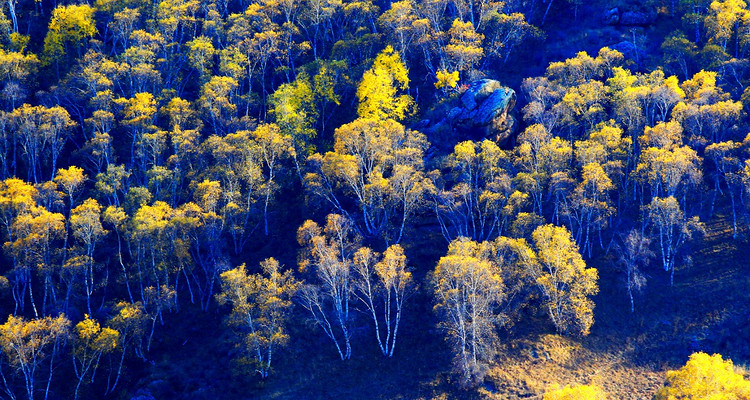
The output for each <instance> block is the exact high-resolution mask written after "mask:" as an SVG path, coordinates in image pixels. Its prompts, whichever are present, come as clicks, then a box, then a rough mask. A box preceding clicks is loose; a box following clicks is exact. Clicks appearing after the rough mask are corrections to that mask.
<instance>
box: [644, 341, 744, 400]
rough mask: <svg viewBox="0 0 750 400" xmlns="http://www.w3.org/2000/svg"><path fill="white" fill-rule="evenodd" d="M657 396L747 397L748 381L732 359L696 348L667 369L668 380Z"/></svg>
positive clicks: (678, 399) (672, 399) (664, 399)
mask: <svg viewBox="0 0 750 400" xmlns="http://www.w3.org/2000/svg"><path fill="white" fill-rule="evenodd" d="M655 398H656V399H657V400H744V399H748V398H750V381H747V380H746V379H744V378H743V376H742V375H740V374H738V373H737V372H735V370H734V365H733V364H732V361H731V360H726V361H725V360H724V359H722V357H721V355H720V354H714V355H712V356H709V355H708V354H706V353H703V352H699V353H694V354H693V355H691V356H690V359H689V360H688V362H687V363H686V364H685V366H683V367H682V368H680V369H679V370H676V371H668V372H667V381H666V384H665V386H664V387H663V388H661V389H660V390H659V392H657V394H656V396H655Z"/></svg>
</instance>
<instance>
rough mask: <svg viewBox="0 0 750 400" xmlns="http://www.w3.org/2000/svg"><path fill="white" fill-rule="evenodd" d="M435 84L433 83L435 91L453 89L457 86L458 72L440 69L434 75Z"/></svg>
mask: <svg viewBox="0 0 750 400" xmlns="http://www.w3.org/2000/svg"><path fill="white" fill-rule="evenodd" d="M435 77H436V79H437V82H435V88H436V89H454V88H455V87H456V84H458V71H453V72H448V71H447V70H444V69H441V70H439V71H437V72H436V73H435Z"/></svg>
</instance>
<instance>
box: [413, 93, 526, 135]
mask: <svg viewBox="0 0 750 400" xmlns="http://www.w3.org/2000/svg"><path fill="white" fill-rule="evenodd" d="M515 105H516V92H515V91H514V90H513V89H511V88H509V87H505V86H502V85H501V84H500V82H498V81H496V80H493V79H480V80H477V81H474V82H472V83H471V84H470V85H469V87H468V89H467V90H466V92H464V93H463V94H462V95H461V96H460V97H459V98H458V101H454V103H453V104H451V105H450V107H449V108H448V112H447V114H446V115H443V116H442V119H441V120H438V121H429V120H426V121H422V123H421V124H420V126H419V127H418V128H419V129H420V130H422V131H424V132H425V133H426V134H427V135H428V136H431V134H438V135H439V136H443V138H442V139H448V138H447V137H446V136H451V137H453V138H455V139H454V140H455V141H461V140H466V139H473V140H481V139H490V140H494V141H496V142H498V144H503V143H505V142H506V141H507V140H508V139H509V138H510V137H511V136H512V135H513V133H514V126H515V120H514V118H513V116H512V115H511V114H510V112H511V111H512V110H513V107H514V106H515ZM454 144H455V143H454ZM451 146H452V145H451Z"/></svg>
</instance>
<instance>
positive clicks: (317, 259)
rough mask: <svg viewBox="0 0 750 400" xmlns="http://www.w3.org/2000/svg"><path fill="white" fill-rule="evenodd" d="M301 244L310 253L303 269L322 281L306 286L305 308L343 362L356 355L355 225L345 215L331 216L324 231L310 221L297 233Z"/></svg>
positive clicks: (303, 290) (302, 263)
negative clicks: (352, 304) (351, 311)
mask: <svg viewBox="0 0 750 400" xmlns="http://www.w3.org/2000/svg"><path fill="white" fill-rule="evenodd" d="M297 241H298V242H299V244H300V245H301V246H304V247H305V252H306V254H305V256H304V257H302V258H300V260H301V261H300V269H302V270H306V269H308V268H311V269H312V272H313V273H314V276H315V277H316V279H317V281H318V282H319V284H318V285H312V284H307V285H304V286H302V288H301V289H300V302H301V305H302V306H303V307H304V308H305V309H307V310H308V311H309V312H310V314H311V315H312V318H313V320H314V321H315V323H316V324H317V325H318V326H320V327H321V329H323V332H324V333H325V334H326V336H328V337H329V338H330V339H331V340H332V341H333V343H334V345H336V350H337V351H338V353H339V357H341V360H348V359H349V358H351V356H352V347H351V342H350V339H351V335H352V330H351V326H350V324H351V320H350V316H349V300H350V297H351V296H350V295H351V284H352V282H351V280H352V279H351V267H352V255H353V253H354V251H356V250H355V248H356V247H358V246H357V242H358V241H359V240H358V238H357V236H356V235H355V233H354V231H353V229H352V223H351V221H350V220H348V219H347V218H346V217H344V216H341V215H338V214H331V215H329V216H328V217H327V218H326V226H325V227H324V228H323V229H321V228H320V226H319V225H318V224H316V223H315V222H313V221H310V220H308V221H305V223H304V224H302V226H301V227H300V228H299V229H298V230H297Z"/></svg>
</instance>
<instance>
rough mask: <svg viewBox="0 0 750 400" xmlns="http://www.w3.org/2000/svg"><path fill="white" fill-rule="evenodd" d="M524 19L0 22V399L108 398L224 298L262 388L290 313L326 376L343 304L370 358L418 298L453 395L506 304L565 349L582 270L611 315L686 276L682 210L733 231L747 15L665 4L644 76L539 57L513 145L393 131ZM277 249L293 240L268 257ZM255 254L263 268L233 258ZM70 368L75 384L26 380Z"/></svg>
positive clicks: (628, 66) (366, 6) (85, 17)
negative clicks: (668, 19) (539, 71)
mask: <svg viewBox="0 0 750 400" xmlns="http://www.w3.org/2000/svg"><path fill="white" fill-rule="evenodd" d="M526 3H528V2H519V1H507V2H496V1H473V0H402V1H396V2H393V3H389V4H387V5H386V4H380V2H375V1H371V0H284V1H277V0H259V1H252V2H251V1H246V0H237V1H234V2H230V1H228V0H212V1H199V0H186V1H175V0H158V1H154V2H146V1H143V0H123V1H120V0H97V1H95V2H93V3H87V4H68V3H66V2H61V3H60V4H57V3H55V6H54V7H50V4H47V3H46V2H33V4H31V3H30V4H25V3H18V2H17V1H14V0H9V1H7V2H5V3H3V6H2V7H0V91H1V93H2V95H1V96H0V225H1V226H2V228H3V229H2V234H1V235H0V237H2V240H1V242H2V243H3V248H2V257H3V260H2V261H3V263H4V265H7V267H4V268H2V269H0V274H2V276H0V291H1V293H0V295H2V296H4V297H2V299H3V300H4V302H3V303H2V304H0V306H1V307H0V308H2V309H3V311H6V312H8V314H9V316H8V319H7V322H5V323H4V324H3V325H0V349H1V350H2V365H0V377H1V378H2V379H1V380H0V382H2V383H0V389H2V390H3V391H4V393H5V394H7V395H8V396H9V397H11V398H16V397H21V396H22V393H25V395H26V396H27V397H28V398H29V399H34V398H39V397H41V394H42V392H44V396H45V398H46V397H47V396H48V395H49V394H50V393H53V396H54V395H57V397H65V396H68V397H70V396H71V395H72V396H75V397H78V394H79V392H81V391H82V388H84V385H86V384H87V383H90V382H91V381H92V380H93V379H94V376H96V374H97V371H98V370H99V369H100V368H103V369H106V370H107V371H106V372H99V374H100V375H101V374H106V375H107V379H102V380H99V382H100V383H99V385H100V386H103V392H104V394H112V393H114V391H115V390H116V388H117V386H118V384H119V382H120V376H121V374H122V372H123V369H124V365H126V363H125V361H126V360H127V359H128V357H133V356H135V357H138V358H141V359H145V358H146V355H147V354H148V352H149V350H150V348H151V343H152V341H153V338H154V335H155V332H156V331H157V324H158V323H160V322H163V321H162V320H163V315H164V313H165V312H169V311H172V310H174V309H176V308H177V307H178V306H180V305H181V304H186V303H187V302H188V301H189V302H190V303H191V304H198V305H199V307H200V308H201V309H203V310H207V309H208V308H210V307H211V306H212V304H216V303H218V304H220V305H222V306H226V307H225V308H223V309H222V310H230V311H228V315H227V323H228V326H229V327H230V328H231V329H232V330H233V332H235V333H236V335H235V337H236V339H237V343H238V345H239V347H240V348H241V349H242V350H243V351H242V357H244V358H245V359H246V360H247V361H248V364H249V365H253V366H254V368H255V369H256V372H257V374H258V376H260V377H261V378H266V377H268V376H269V374H270V373H271V371H272V370H273V367H272V360H273V359H274V358H275V357H277V356H278V354H279V349H280V348H282V347H283V346H285V345H286V344H288V343H289V339H290V338H289V332H290V330H289V329H288V325H289V324H290V323H294V322H296V321H298V320H300V319H301V317H302V316H303V315H304V318H305V319H307V320H309V321H311V323H312V324H313V325H314V326H315V329H316V332H320V333H322V335H323V336H324V337H325V338H327V339H324V340H330V342H331V343H332V344H333V347H334V348H335V349H336V351H337V354H338V355H339V357H340V358H341V359H342V360H347V359H350V358H351V357H352V352H353V349H352V347H353V345H354V346H355V347H356V342H354V341H353V340H352V338H353V336H354V334H355V332H358V331H361V329H360V328H361V326H360V325H358V323H361V319H360V320H358V319H357V318H355V312H357V313H360V314H361V315H363V316H364V320H365V321H366V322H367V323H368V324H370V326H371V329H369V330H368V331H367V332H368V335H370V336H372V342H373V343H376V344H377V348H378V350H379V351H380V352H381V353H382V354H383V356H384V357H386V358H390V357H393V356H394V354H395V353H396V352H397V350H396V348H397V343H400V342H399V338H401V337H403V334H404V333H403V332H404V326H403V324H402V321H404V320H405V319H404V318H403V316H404V315H405V314H406V313H409V312H410V310H409V308H410V304H409V299H410V298H413V297H412V295H414V294H415V293H416V292H417V291H418V290H423V291H424V293H427V294H429V298H430V299H431V301H432V305H433V306H434V307H433V308H434V311H435V313H436V315H437V317H438V320H439V328H440V330H441V332H442V333H443V334H444V337H445V339H446V343H447V344H448V345H449V346H451V350H452V352H453V355H454V364H453V366H454V370H455V372H456V373H457V375H458V376H459V377H460V381H461V382H462V383H464V384H468V385H470V384H474V383H477V382H480V381H481V379H482V377H483V375H484V371H485V369H486V368H487V366H488V365H489V363H491V362H492V359H493V356H494V355H495V351H496V349H497V348H498V346H497V344H498V341H499V340H500V334H501V332H502V329H503V328H508V327H509V326H510V324H511V323H513V321H516V320H517V319H518V318H517V317H519V313H521V312H523V311H519V310H521V308H522V306H524V305H527V304H529V303H531V304H532V305H533V306H536V307H539V308H540V309H542V310H544V312H545V313H546V314H547V315H548V317H549V320H550V321H551V323H552V326H554V329H555V330H556V331H557V332H558V333H560V334H568V335H587V334H588V333H589V332H590V329H591V327H592V324H593V323H594V303H593V300H592V296H594V295H595V294H597V293H598V290H599V287H598V278H599V274H600V271H599V270H598V269H597V268H594V267H592V266H591V265H587V261H586V260H591V259H592V258H593V257H594V256H595V255H596V254H597V253H599V254H601V253H604V254H609V253H610V252H613V253H614V254H615V257H614V259H616V260H618V261H617V263H618V265H620V267H621V271H619V272H617V273H618V274H619V275H620V277H621V278H622V281H623V282H624V283H625V285H624V286H625V289H624V290H623V292H626V294H627V295H628V298H629V301H630V308H631V312H635V311H636V304H637V303H638V296H637V295H638V293H639V291H640V290H642V289H643V288H644V287H645V285H646V277H647V276H648V275H652V276H653V275H654V274H652V273H648V274H647V273H646V272H647V268H649V265H650V264H651V263H652V262H653V261H654V260H656V261H657V262H658V264H659V265H660V267H661V268H662V269H663V270H664V272H665V273H668V274H669V279H670V283H674V281H675V279H676V278H675V271H676V270H678V269H679V267H680V266H681V265H683V264H689V263H690V256H689V251H687V250H688V249H689V246H690V244H691V241H692V239H693V238H694V237H695V236H696V235H698V234H700V233H702V232H703V231H704V225H703V222H701V220H700V218H699V215H700V216H703V217H704V218H705V217H706V216H708V217H709V218H710V217H711V216H712V215H713V213H714V209H715V208H717V207H722V205H723V202H724V200H727V201H728V203H729V205H728V207H731V215H732V221H733V230H734V233H735V235H737V233H738V232H739V231H740V230H741V228H742V226H743V225H745V224H746V223H747V219H746V217H745V215H746V210H745V207H744V205H745V202H744V197H745V194H746V193H747V192H748V191H750V136H748V137H744V134H745V131H744V130H743V129H744V127H745V123H744V122H745V111H744V106H743V102H747V101H748V99H750V92H748V91H747V90H746V88H747V87H750V85H748V79H746V78H745V75H746V74H747V68H748V63H747V60H746V59H745V55H746V53H747V50H748V43H750V40H748V38H750V34H749V32H750V29H748V27H750V11H748V9H747V5H746V4H745V3H744V2H743V1H742V0H723V1H719V0H717V1H713V2H705V1H704V2H691V3H690V4H687V3H686V2H683V3H680V4H675V3H674V2H672V3H670V4H669V5H666V4H665V9H666V8H670V7H671V11H670V12H672V13H675V15H677V14H682V15H684V16H685V19H684V20H685V21H686V24H694V27H695V32H696V33H695V35H696V37H695V38H693V39H692V40H691V39H688V38H687V36H686V35H685V34H684V33H675V34H670V36H669V37H667V38H666V40H665V41H664V43H663V45H662V47H661V48H662V50H663V52H664V68H663V69H662V68H654V69H652V70H643V69H639V65H638V64H633V63H632V60H627V59H626V57H625V56H624V55H623V54H622V53H620V52H618V51H616V50H612V49H609V48H607V47H604V48H602V49H601V50H600V51H599V52H598V54H596V55H595V56H592V55H589V54H587V53H585V52H580V53H578V54H577V55H576V56H575V57H572V58H570V59H567V60H564V61H559V62H553V63H551V64H550V65H549V66H548V67H547V69H546V71H545V72H544V74H543V75H542V76H537V77H528V78H527V79H525V80H524V81H523V84H522V85H521V90H520V93H521V97H522V98H523V100H522V101H521V104H523V107H522V110H521V111H520V113H521V117H522V119H523V124H522V127H523V129H521V131H520V132H519V133H518V135H517V137H516V138H515V143H513V146H506V147H500V146H498V144H497V143H495V142H493V141H490V140H482V141H472V140H466V141H459V142H458V143H450V144H447V147H450V148H452V151H451V152H450V153H449V154H441V153H440V151H438V150H435V148H436V147H433V146H431V144H430V140H432V141H435V140H440V139H439V138H431V137H428V136H427V135H425V134H424V133H422V132H419V131H417V130H414V129H411V128H410V126H413V125H414V124H413V122H414V119H415V117H416V116H418V111H419V110H418V104H417V103H418V102H420V101H421V104H425V103H428V102H429V101H433V100H434V101H435V102H440V103H443V105H447V104H456V103H458V102H460V95H461V94H462V91H463V90H464V89H465V88H464V86H463V84H466V83H468V82H469V81H470V80H471V79H473V78H474V77H477V76H481V75H482V73H483V72H482V71H484V72H493V71H498V70H499V69H501V68H502V66H503V65H505V63H506V62H508V60H509V59H510V58H509V57H510V55H511V54H512V53H513V52H518V51H519V50H521V47H522V45H523V43H524V41H525V40H527V39H531V38H539V37H541V36H542V34H543V33H542V32H541V30H540V29H538V28H536V27H535V26H533V25H532V24H531V22H530V21H531V20H532V19H533V20H536V19H539V18H536V17H538V16H539V15H537V14H539V13H540V12H539V11H540V10H536V9H535V8H534V7H535V4H536V2H531V3H533V4H531V5H529V4H526ZM572 3H573V6H574V7H575V8H576V10H577V8H578V7H579V6H581V4H580V3H578V2H575V1H573V2H572ZM546 4H547V9H546V10H545V11H544V16H542V17H541V21H542V23H543V21H544V19H545V18H546V16H547V12H548V11H549V10H550V7H551V5H552V1H549V2H546ZM685 7H687V9H683V8H685ZM381 8H382V9H381ZM665 12H666V11H665ZM47 15H48V16H49V18H48V19H45V18H40V16H47ZM37 20H38V21H37ZM39 21H42V22H41V23H40V22H39ZM633 32H634V33H633V35H634V36H635V31H633ZM691 33H692V31H691ZM633 40H634V42H637V40H636V39H635V38H634V39H633ZM384 41H385V42H387V43H390V45H388V46H382V44H381V43H382V42H384ZM699 43H700V44H701V46H702V47H701V48H700V49H699V48H698V44H699ZM634 44H637V43H634ZM636 47H637V46H636ZM639 54H640V53H639V50H638V49H637V48H636V50H635V58H636V63H638V62H639V61H638V57H639ZM409 66H412V68H411V70H410V68H409ZM415 71H417V73H415ZM410 72H411V75H410ZM415 75H420V76H422V79H420V80H416V81H417V82H419V83H420V84H419V85H417V87H415V85H414V84H413V82H412V80H411V79H410V77H411V78H414V77H415ZM678 75H679V77H678ZM419 89H422V95H421V98H420V97H419V96H420V95H419V93H420V91H419ZM425 89H426V90H425ZM435 89H437V91H436V90H435ZM430 96H432V97H430ZM425 98H428V99H429V100H428V101H425V100H424V99H425ZM743 137H744V138H743ZM443 145H444V144H443ZM443 147H445V146H443ZM292 209H294V210H295V212H294V213H292V212H288V211H289V210H292ZM297 216H300V219H299V220H296V219H295V218H297ZM307 218H310V219H307ZM290 224H291V226H290ZM298 225H299V226H298ZM284 231H288V232H292V231H296V233H297V234H296V239H297V243H276V240H277V239H278V238H279V237H280V235H279V233H280V232H284ZM432 231H434V233H435V235H434V236H436V237H438V238H440V237H442V238H444V239H445V241H444V243H441V244H447V250H446V251H445V253H444V254H438V255H439V256H442V257H440V258H439V260H438V261H437V263H436V265H434V266H429V268H430V271H429V272H428V271H421V272H427V274H426V275H427V278H426V279H425V280H424V281H423V282H419V281H418V279H417V278H415V276H422V275H423V274H415V273H414V266H415V265H419V266H421V265H422V263H421V262H415V260H407V256H406V255H407V254H408V253H409V252H410V250H412V249H413V247H414V245H415V243H417V244H421V243H422V242H419V241H418V240H415V238H417V237H419V236H424V234H425V233H428V234H432V233H433V232H432ZM437 232H439V233H440V234H439V235H438V234H437ZM289 236H291V235H289ZM259 243H261V244H265V245H266V249H267V250H269V251H270V252H274V255H275V256H276V257H277V258H278V260H277V259H276V258H267V259H265V260H264V261H262V262H260V263H259V264H257V265H255V264H253V265H250V264H243V263H242V262H243V261H245V260H247V259H253V258H259V255H258V254H254V253H253V254H250V252H251V250H254V249H257V248H258V247H260V246H259ZM437 249H439V247H436V250H435V251H440V250H437ZM295 255H297V258H296V260H297V261H298V263H297V264H298V267H299V268H293V267H292V266H289V265H288V266H287V267H284V266H283V265H281V263H280V261H279V260H292V259H294V258H295V257H294V256H295ZM238 264H241V265H240V266H238V267H234V266H235V265H238ZM589 264H591V262H589ZM248 265H250V266H248ZM233 267H234V268H233ZM433 267H434V268H433ZM602 272H603V271H602ZM612 273H613V274H614V273H615V272H612ZM677 279H679V275H678V278H677ZM420 287H421V289H420ZM613 295H614V294H613ZM623 295H624V294H623ZM295 304H297V305H299V306H300V307H298V308H297V310H296V311H295V308H294V305H295ZM409 329H412V327H409ZM355 350H356V349H355ZM71 361H72V364H73V366H74V371H73V373H74V375H75V378H76V384H75V387H65V386H61V387H58V386H57V385H52V384H51V383H50V382H51V381H52V378H53V377H54V376H55V371H57V370H58V366H59V365H60V363H61V362H65V363H66V364H67V365H70V364H69V363H70V362H71ZM105 361H107V362H105ZM105 365H106V366H108V368H104V366H105ZM101 382H106V383H101ZM59 385H62V384H59ZM747 390H748V389H747V382H746V381H745V380H743V379H742V377H741V376H740V375H738V374H736V373H735V372H734V369H733V366H732V365H731V362H725V361H723V360H722V359H721V358H720V356H711V357H709V356H707V355H703V354H697V355H694V356H693V357H691V360H690V361H689V362H688V364H687V365H686V366H685V367H684V368H683V369H682V370H679V371H676V372H671V373H670V374H669V375H668V377H667V385H666V386H665V388H664V389H663V390H662V391H660V392H659V394H658V395H657V396H658V397H659V398H664V399H673V398H674V399H677V398H704V397H707V396H725V397H726V398H732V397H731V396H735V397H736V398H744V397H747V396H748V394H747ZM55 392H56V393H55ZM104 394H103V395H104ZM604 396H605V394H604V393H603V392H602V391H601V390H600V389H598V388H595V387H590V386H578V387H569V386H568V387H564V388H558V389H555V390H551V391H550V392H549V393H547V394H546V395H545V397H544V398H545V399H565V398H576V399H584V398H592V399H601V398H604ZM690 396H692V397H690ZM743 396H744V397H743ZM717 398H723V397H717Z"/></svg>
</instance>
